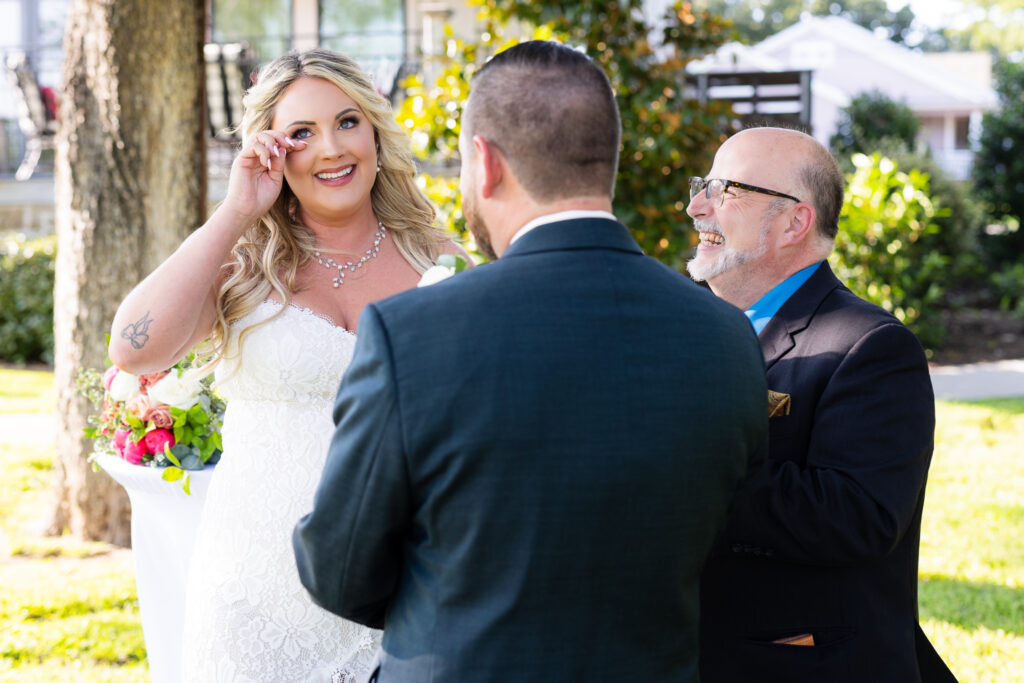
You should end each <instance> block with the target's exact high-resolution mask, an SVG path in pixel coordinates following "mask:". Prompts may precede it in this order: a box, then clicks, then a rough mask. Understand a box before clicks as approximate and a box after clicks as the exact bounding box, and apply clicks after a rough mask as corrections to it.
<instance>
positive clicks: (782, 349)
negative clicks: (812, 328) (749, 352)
mask: <svg viewBox="0 0 1024 683" xmlns="http://www.w3.org/2000/svg"><path fill="white" fill-rule="evenodd" d="M842 286H843V284H842V283H841V282H840V281H839V278H837V277H836V276H835V274H834V273H833V272H832V268H830V267H829V265H828V261H825V262H823V263H822V264H821V265H820V266H819V267H818V269H817V270H816V271H814V274H813V275H811V277H810V279H809V280H807V282H805V283H804V284H803V285H802V286H801V287H800V289H798V290H796V291H795V292H794V293H793V296H791V297H789V299H788V300H787V301H786V303H784V304H782V308H780V309H779V310H778V312H777V313H776V314H775V315H774V316H773V317H772V319H771V320H770V321H768V324H767V325H765V327H764V329H763V330H761V334H760V335H758V338H759V339H760V341H761V350H762V351H763V352H764V362H765V367H766V368H770V367H771V366H772V365H773V364H774V363H775V361H777V360H779V359H780V358H782V357H783V356H784V355H786V354H787V353H788V352H789V350H790V349H792V348H793V347H794V346H795V345H796V341H795V339H794V337H795V336H796V335H797V334H799V333H800V332H802V331H803V330H805V329H806V328H807V326H808V325H809V324H810V322H811V318H813V317H814V313H815V312H816V311H817V310H818V307H819V306H821V302H822V301H824V300H825V297H827V296H828V295H829V293H830V292H832V290H834V289H836V288H837V287H842Z"/></svg>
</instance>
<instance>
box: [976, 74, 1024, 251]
mask: <svg viewBox="0 0 1024 683" xmlns="http://www.w3.org/2000/svg"><path fill="white" fill-rule="evenodd" d="M995 77H996V91H997V92H998V93H999V105H1000V106H999V107H998V108H997V109H995V110H994V111H990V112H987V113H986V114H985V115H984V116H983V117H982V119H981V138H980V139H979V141H978V154H977V156H976V157H975V160H974V167H973V177H974V183H975V186H976V187H977V192H978V196H979V197H980V198H981V199H982V200H983V201H984V202H986V204H987V206H988V210H989V213H990V214H991V216H992V217H993V218H994V219H996V220H997V221H1001V222H1002V223H1003V224H1004V225H1007V226H1018V227H1017V229H1009V230H1006V231H1003V232H1002V234H995V235H990V236H987V239H985V240H984V242H983V243H984V246H985V249H986V251H987V252H988V253H989V254H990V255H991V257H992V258H994V259H995V260H996V261H998V262H1001V263H1006V264H1013V263H1016V262H1017V261H1018V260H1019V259H1020V253H1021V250H1022V249H1024V230H1021V229H1019V223H1020V221H1021V220H1024V63H1014V62H1013V61H1011V60H1008V59H1003V60H1000V61H999V62H998V63H997V64H996V68H995ZM1006 217H1009V218H1012V219H1015V220H1007V219H1006Z"/></svg>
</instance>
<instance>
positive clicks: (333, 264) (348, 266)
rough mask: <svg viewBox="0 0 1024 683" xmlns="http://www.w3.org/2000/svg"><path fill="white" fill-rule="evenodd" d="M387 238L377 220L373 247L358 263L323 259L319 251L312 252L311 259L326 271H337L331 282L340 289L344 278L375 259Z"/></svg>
mask: <svg viewBox="0 0 1024 683" xmlns="http://www.w3.org/2000/svg"><path fill="white" fill-rule="evenodd" d="M385 236H387V230H386V229H385V228H384V224H383V223H381V222H380V221H379V220H378V221H377V232H375V233H374V235H373V246H372V247H370V248H369V249H367V250H366V253H365V254H363V255H362V256H360V257H359V260H358V261H346V262H345V263H338V262H337V261H335V260H334V259H333V258H331V257H330V256H328V257H326V258H324V257H323V256H321V255H320V252H319V251H314V252H313V258H315V259H316V262H317V263H319V264H320V265H321V266H323V267H324V268H327V269H328V270H331V269H334V270H337V271H338V274H337V275H336V276H335V277H334V280H332V282H333V284H334V286H335V287H340V286H341V285H343V284H345V276H346V275H348V274H349V273H354V272H355V271H357V270H359V269H360V268H362V267H363V266H364V265H366V262H367V261H369V260H370V259H373V258H377V254H379V253H380V243H381V242H383V241H384V237H385Z"/></svg>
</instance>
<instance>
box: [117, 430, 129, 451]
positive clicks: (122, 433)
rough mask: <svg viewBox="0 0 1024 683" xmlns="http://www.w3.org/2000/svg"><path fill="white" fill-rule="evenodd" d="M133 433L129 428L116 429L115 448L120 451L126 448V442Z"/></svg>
mask: <svg viewBox="0 0 1024 683" xmlns="http://www.w3.org/2000/svg"><path fill="white" fill-rule="evenodd" d="M130 434H131V432H130V431H128V430H127V429H121V428H118V429H115V430H114V448H116V449H117V452H118V453H120V452H121V451H122V450H124V442H125V441H127V440H128V436H129V435H130Z"/></svg>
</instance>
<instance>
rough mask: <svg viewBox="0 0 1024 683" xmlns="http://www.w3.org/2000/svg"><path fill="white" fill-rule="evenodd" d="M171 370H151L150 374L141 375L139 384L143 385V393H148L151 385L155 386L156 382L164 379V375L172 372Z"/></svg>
mask: <svg viewBox="0 0 1024 683" xmlns="http://www.w3.org/2000/svg"><path fill="white" fill-rule="evenodd" d="M170 372H171V371H170V370H162V371H160V372H151V373H149V374H148V375H140V376H139V386H141V387H142V393H144V394H145V393H148V390H149V387H151V386H153V385H154V384H156V383H157V382H159V381H160V380H162V379H163V378H164V377H166V376H167V375H168V374H170Z"/></svg>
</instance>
